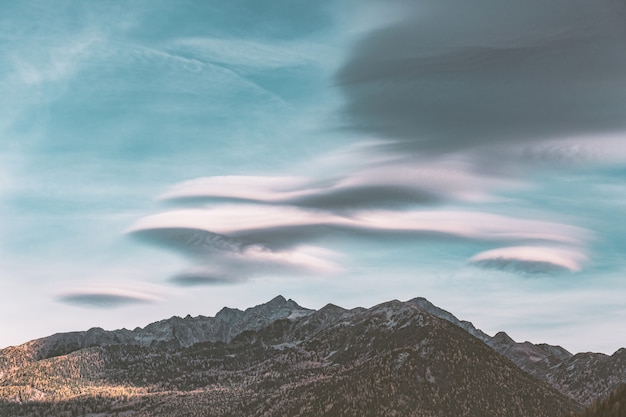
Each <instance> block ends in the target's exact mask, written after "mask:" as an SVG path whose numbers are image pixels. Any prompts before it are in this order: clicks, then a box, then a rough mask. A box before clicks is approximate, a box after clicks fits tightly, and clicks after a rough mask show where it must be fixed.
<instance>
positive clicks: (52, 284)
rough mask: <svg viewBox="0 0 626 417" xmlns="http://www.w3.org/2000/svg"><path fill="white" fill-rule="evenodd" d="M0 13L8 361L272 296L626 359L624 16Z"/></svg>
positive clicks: (44, 7) (11, 9) (370, 1)
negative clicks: (450, 318)
mask: <svg viewBox="0 0 626 417" xmlns="http://www.w3.org/2000/svg"><path fill="white" fill-rule="evenodd" d="M535 3H536V4H535ZM0 7H1V10H2V13H0V46H1V49H0V50H1V51H2V53H1V54H0V91H2V94H0V328H1V329H2V332H1V334H0V347H3V346H8V345H14V344H19V343H23V342H25V341H27V340H29V339H33V338H37V337H42V336H46V335H49V334H52V333H55V332H60V331H72V330H82V329H87V328H89V327H93V326H100V327H104V328H107V329H115V328H122V327H126V328H133V327H135V326H144V325H146V324H148V323H150V322H152V321H156V320H159V319H163V318H166V317H169V316H172V315H179V316H185V315H187V314H192V315H198V314H203V315H214V314H215V313H216V312H217V311H218V310H219V309H221V308H222V307H223V306H230V307H239V308H245V307H249V306H252V305H255V304H259V303H262V302H265V301H267V300H269V299H271V298H273V297H274V296H276V295H277V294H282V295H284V296H285V297H287V298H293V299H294V300H296V301H297V302H299V303H300V304H302V305H303V306H306V307H312V308H319V307H322V306H323V305H325V304H326V303H329V302H332V303H335V304H338V305H342V306H344V307H354V306H371V305H373V304H376V303H379V302H383V301H387V300H390V299H394V298H396V299H401V300H406V299H410V298H413V297H417V296H422V297H426V298H428V299H429V300H430V301H432V302H433V303H435V304H436V305H438V306H440V307H442V308H444V309H447V310H449V311H451V312H452V313H454V314H455V315H457V316H458V317H459V318H462V319H466V320H470V321H472V322H473V323H474V324H475V325H476V326H477V327H479V328H481V329H483V330H484V331H486V332H488V333H492V334H493V333H495V332H497V331H499V330H505V331H507V332H508V333H509V334H510V335H511V336H512V337H513V338H515V339H516V340H519V341H523V340H530V341H533V342H536V343H540V342H545V343H551V344H560V345H562V346H563V347H565V348H566V349H568V350H570V351H572V352H577V351H601V352H605V353H612V352H613V351H615V350H616V349H618V348H619V347H623V346H626V337H625V336H623V334H624V333H623V331H622V330H623V327H624V325H625V324H626V303H624V301H623V300H624V299H626V279H624V277H625V276H626V255H625V253H626V237H625V236H626V222H624V218H626V136H625V132H626V54H624V52H623V51H624V50H626V48H625V47H626V45H625V44H626V27H625V26H624V25H623V22H624V21H626V6H624V5H623V4H622V3H621V2H619V1H617V0H600V1H599V3H598V2H597V1H596V2H594V3H593V4H592V3H591V2H584V1H583V2H577V3H575V4H573V3H572V2H571V1H565V0H548V1H546V0H543V1H541V2H539V0H524V1H522V0H519V1H517V0H516V1H514V2H508V3H506V5H505V4H503V3H501V2H496V1H493V0H479V1H478V2H477V3H476V4H474V5H473V6H472V7H471V8H468V6H466V5H465V4H464V3H463V2H461V1H460V0H459V1H457V0H437V1H435V0H395V1H392V2H381V1H377V0H366V1H360V2H356V1H351V0H322V1H318V2H310V1H300V0H289V1H288V0H271V1H268V2H258V1H253V0H233V1H229V2H224V1H212V0H207V1H176V2H173V1H130V2H119V1H101V2H80V1H56V2H46V1H24V2H9V1H2V0H0Z"/></svg>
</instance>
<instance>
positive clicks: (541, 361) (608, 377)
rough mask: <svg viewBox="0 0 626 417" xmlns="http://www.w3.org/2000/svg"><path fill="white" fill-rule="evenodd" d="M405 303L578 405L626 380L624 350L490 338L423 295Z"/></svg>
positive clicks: (496, 336)
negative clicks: (593, 350)
mask: <svg viewBox="0 0 626 417" xmlns="http://www.w3.org/2000/svg"><path fill="white" fill-rule="evenodd" d="M408 303H412V304H414V305H416V306H418V307H419V308H420V309H422V310H423V311H426V312H428V313H430V314H433V315H435V316H437V317H439V318H442V319H444V320H447V321H449V322H451V323H453V324H455V325H457V326H459V327H461V328H462V329H464V330H465V331H467V332H468V333H470V334H472V335H473V336H474V337H476V338H477V339H479V340H481V341H483V342H484V343H486V344H487V345H488V346H489V347H491V348H492V349H493V350H495V351H496V352H498V353H500V354H501V355H503V356H505V357H507V358H508V359H510V360H511V361H512V362H513V363H515V364H516V365H517V366H519V367H520V368H521V369H522V370H524V371H526V372H528V373H529V374H531V375H533V376H535V377H537V378H539V379H541V380H543V381H545V382H547V383H548V384H550V385H551V386H553V387H554V388H556V389H558V390H559V391H560V392H562V393H563V394H565V395H567V396H569V397H571V398H573V399H574V400H576V401H577V402H579V403H581V404H585V405H589V404H591V403H592V402H593V401H594V400H596V399H599V398H602V397H604V396H606V395H607V394H609V393H610V392H611V391H613V390H614V389H615V388H616V387H617V386H618V385H619V384H621V383H626V349H620V350H618V351H617V352H615V353H614V354H613V355H611V356H608V355H604V354H602V353H578V354H576V355H573V354H572V353H570V352H568V351H567V350H565V349H564V348H562V347H561V346H552V345H548V344H545V343H544V344H533V343H530V342H522V343H520V342H516V341H515V340H513V339H512V338H511V337H509V336H508V335H507V334H506V333H505V332H498V333H497V334H496V335H495V336H493V337H491V336H489V335H487V334H485V333H484V332H482V331H481V330H478V329H476V328H475V327H474V325H473V324H472V323H470V322H467V321H462V320H459V319H457V318H456V317H455V316H454V315H453V314H451V313H449V312H447V311H445V310H442V309H441V308H439V307H436V306H434V305H433V304H431V303H430V302H429V301H428V300H426V299H424V298H415V299H413V300H410V301H408Z"/></svg>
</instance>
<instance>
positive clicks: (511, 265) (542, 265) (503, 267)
mask: <svg viewBox="0 0 626 417" xmlns="http://www.w3.org/2000/svg"><path fill="white" fill-rule="evenodd" d="M472 265H474V266H476V267H479V268H483V269H497V270H500V271H508V272H515V273H522V274H532V275H535V274H537V275H543V274H554V273H559V272H571V271H570V270H569V269H568V268H566V267H564V266H562V265H558V264H554V263H551V262H542V261H524V260H519V259H506V258H495V259H488V260H484V261H476V262H472Z"/></svg>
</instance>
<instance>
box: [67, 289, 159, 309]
mask: <svg viewBox="0 0 626 417" xmlns="http://www.w3.org/2000/svg"><path fill="white" fill-rule="evenodd" d="M56 298H57V300H58V301H60V302H62V303H65V304H71V305H75V306H78V307H89V308H104V309H108V308H117V307H124V306H128V305H132V304H146V303H154V302H156V301H158V299H157V298H156V297H153V296H149V295H146V294H140V293H135V292H130V291H124V290H114V289H109V290H75V291H68V292H65V293H62V294H60V295H58V296H57V297H56Z"/></svg>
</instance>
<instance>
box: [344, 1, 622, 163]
mask: <svg viewBox="0 0 626 417" xmlns="http://www.w3.org/2000/svg"><path fill="white" fill-rule="evenodd" d="M400 4H402V5H403V7H404V12H405V13H404V17H403V18H402V19H400V20H398V21H396V22H394V23H393V24H391V25H389V26H387V27H384V28H382V29H379V30H375V31H373V32H371V33H368V34H367V35H366V36H365V37H364V38H363V39H362V41H361V42H360V43H358V44H357V45H356V46H355V47H354V48H353V50H352V51H351V54H350V57H349V59H348V60H347V62H346V63H345V65H344V66H343V68H341V70H340V71H339V72H338V74H337V76H336V79H337V83H338V84H339V87H340V89H341V91H342V92H343V93H344V94H345V97H346V105H345V108H344V116H345V119H346V121H347V126H348V128H349V129H352V130H356V131H359V132H365V133H368V134H375V135H377V136H378V137H381V138H383V139H387V140H390V144H389V145H388V146H389V148H390V149H391V150H394V151H398V150H402V151H411V152H435V153H447V152H457V151H464V150H467V149H468V148H473V147H477V146H482V145H492V144H499V145H519V144H526V143H533V142H534V141H538V140H545V139H555V138H556V139H558V138H567V137H571V136H577V135H584V134H594V133H607V132H615V131H621V130H625V129H626V89H624V88H623V86H624V85H626V53H625V52H624V51H626V25H624V22H626V4H625V3H624V2H623V1H617V0H599V1H569V0H545V1H539V0H514V1H509V2H497V1H493V0H478V1H474V2H471V3H466V2H465V3H464V2H463V1H457V0H443V1H442V0H406V1H402V2H400Z"/></svg>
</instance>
